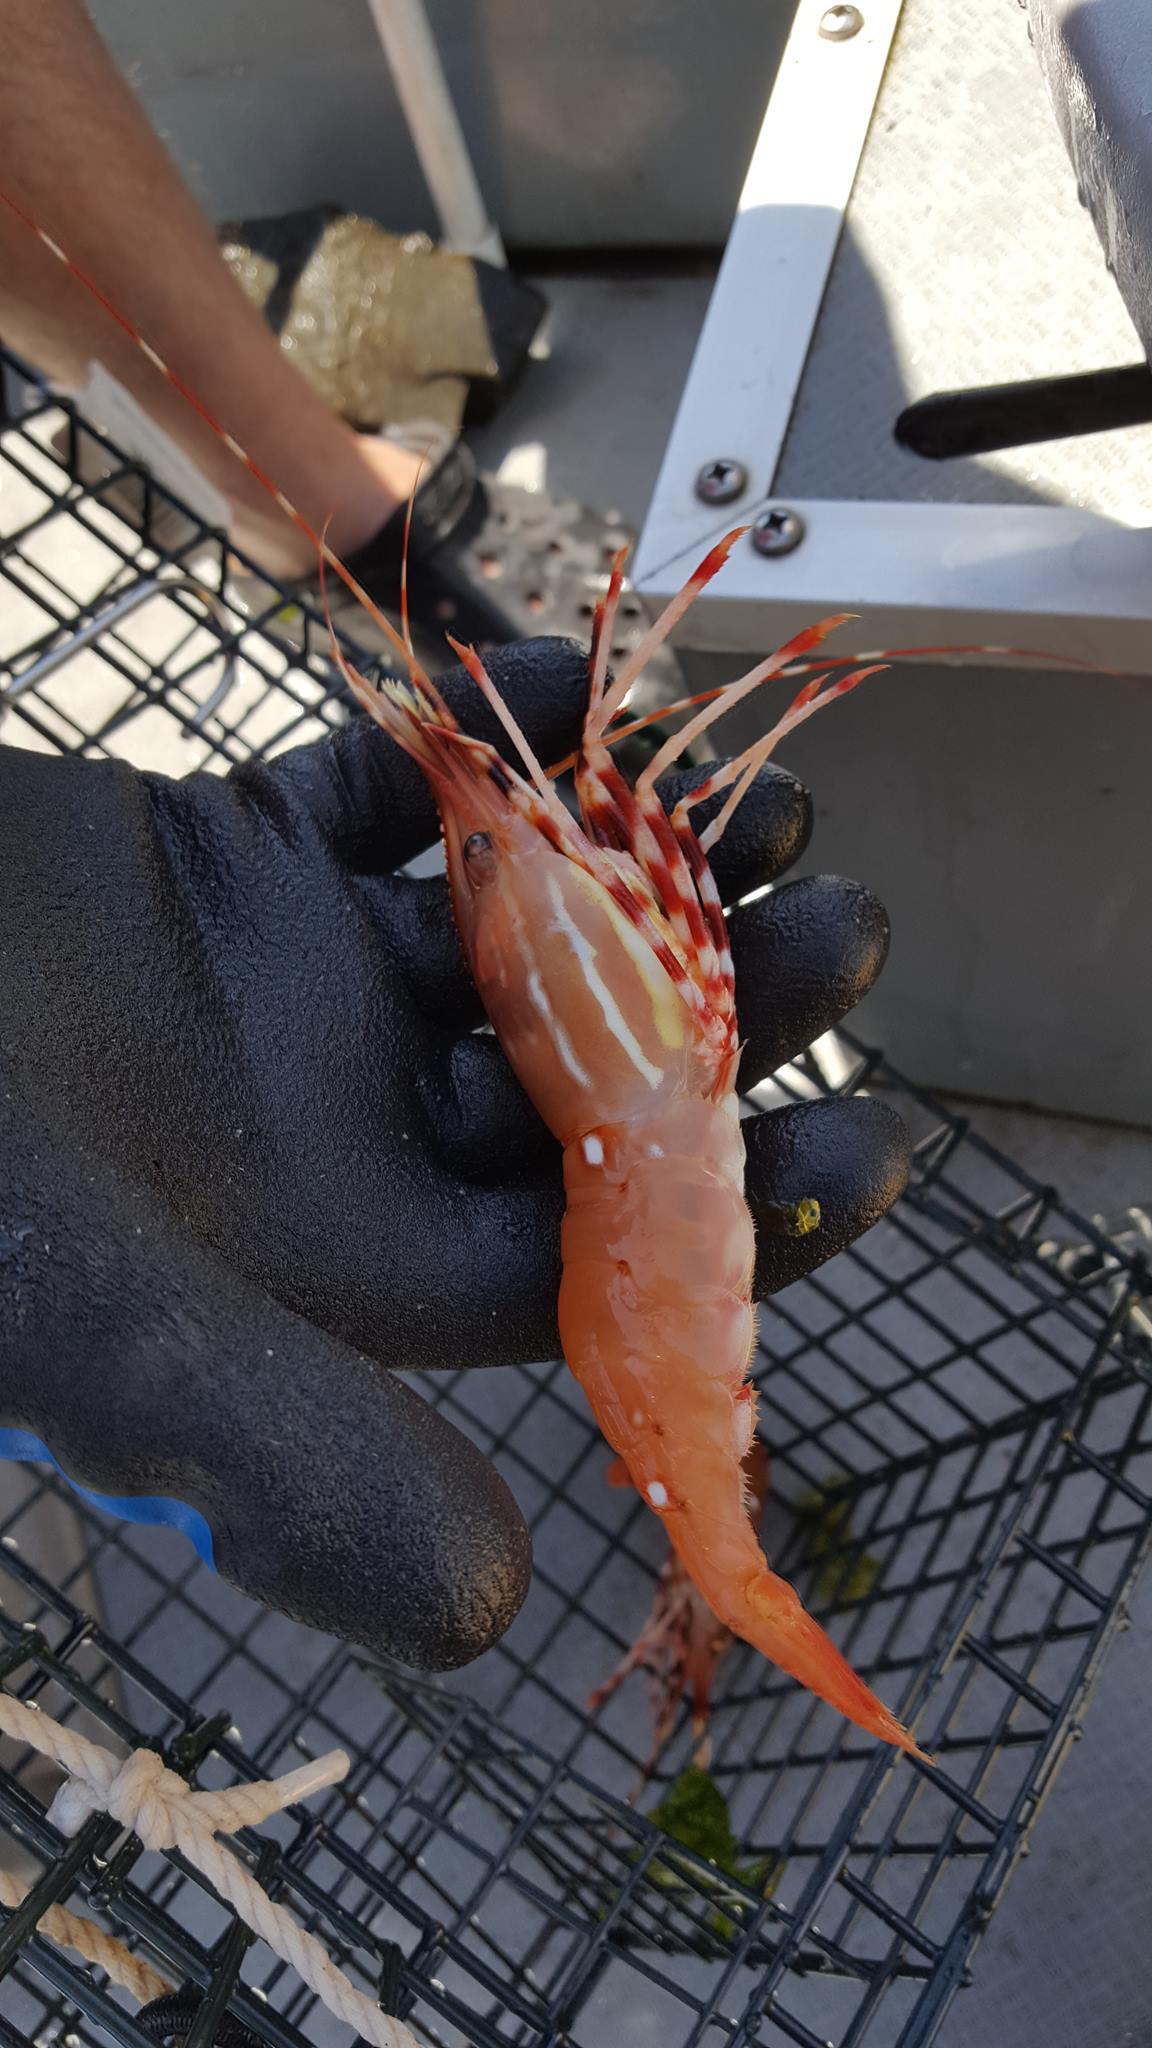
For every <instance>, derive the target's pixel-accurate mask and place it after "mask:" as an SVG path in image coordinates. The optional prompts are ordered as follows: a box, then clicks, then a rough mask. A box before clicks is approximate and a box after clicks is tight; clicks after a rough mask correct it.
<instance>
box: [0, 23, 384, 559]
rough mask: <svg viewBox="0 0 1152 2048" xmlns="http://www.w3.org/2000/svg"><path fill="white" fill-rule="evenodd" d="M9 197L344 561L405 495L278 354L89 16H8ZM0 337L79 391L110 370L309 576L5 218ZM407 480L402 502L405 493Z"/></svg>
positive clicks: (60, 275)
mask: <svg viewBox="0 0 1152 2048" xmlns="http://www.w3.org/2000/svg"><path fill="white" fill-rule="evenodd" d="M0 49H2V50H3V55H4V61H3V65H2V66H0V185H3V187H4V188H5V189H6V190H7V191H9V192H10V193H11V194H12V196H13V198H14V199H15V200H17V202H18V203H19V204H20V205H21V206H23V207H24V208H26V209H27V211H28V212H29V213H31V214H32V215H34V216H35V218H36V219H37V220H38V221H39V222H40V223H41V225H42V226H43V227H44V229H45V230H46V231H47V232H48V233H49V234H50V235H51V236H52V237H53V238H54V239H55V240H56V241H58V242H59V243H60V245H61V246H62V247H63V248H65V249H66V250H67V251H68V253H69V255H70V256H71V257H72V259H73V261H74V262H76V263H77V264H78V265H79V266H80V267H81V268H82V269H83V270H85V271H86V272H87V273H88V274H89V275H90V276H91V277H92V278H93V279H95V280H96V282H97V283H98V284H99V285H100V288H101V290H102V291H104V292H105V293H106V294H107V296H108V298H110V299H111V300H112V301H113V303H114V304H116V305H117V306H119V307H120V309H121V310H122V311H123V312H124V313H125V315H126V316H127V317H128V319H130V320H131V321H132V322H133V324H134V325H135V326H136V327H137V328H139V330H140V331H141V332H142V333H143V334H145V335H146V336H147V337H148V339H149V341H150V342H151V343H152V345H153V347H154V348H155V349H156V350H157V351H158V353H159V354H160V355H161V356H163V358H164V359H165V361H166V362H168V363H169V364H171V366H172V368H173V369H174V370H175V371H176V372H177V373H178V374H179V375H180V376H181V377H183V378H184V380H185V381H186V382H187V383H188V384H189V385H190V386H191V387H192V388H193V389H194V390H196V392H197V393H198V394H199V396H200V397H201V398H202V399H203V401H204V403H205V404H206V405H207V407H208V408H209V410H210V411H211V412H213V413H214V414H215V415H216V416H217V417H218V418H219V419H221V420H222V421H223V422H224V424H225V425H226V426H228V427H229V429H230V430H231V431H232V432H233V433H234V434H235V436H236V438H237V439H238V440H239V441H241V442H242V443H243V445H244V446H245V447H247V448H248V450H249V452H250V453H251V454H252V455H253V456H254V457H255V459H256V460H257V461H258V462H259V463H260V464H261V466H262V467H263V468H265V469H266V470H267V471H268V472H269V473H270V474H271V475H273V476H274V477H275V478H276V481H277V482H278V483H279V484H280V486H281V488H282V489H283V490H284V491H285V492H286V493H287V494H288V496H289V497H290V498H291V499H292V500H293V502H295V503H297V504H298V505H299V506H300V509H301V511H303V512H304V514H305V515H306V517H308V518H309V519H311V520H312V521H313V522H317V523H319V522H322V521H323V520H324V519H325V518H326V517H328V515H329V514H330V513H333V512H335V514H336V526H337V527H338V528H339V529H341V530H342V531H341V536H340V539H339V544H340V545H355V544H356V543H357V541H358V540H359V539H361V538H364V537H366V535H367V533H368V532H370V531H371V530H372V528H373V525H374V524H378V523H379V520H380V519H381V518H383V517H384V516H386V514H387V512H388V510H389V509H390V507H391V502H392V500H391V497H390V495H389V492H388V491H387V489H386V487H385V480H384V479H383V478H382V477H381V474H380V470H379V463H378V451H376V456H377V460H376V465H375V466H373V463H372V462H371V461H366V460H365V451H364V449H363V448H362V446H361V445H360V443H359V442H358V439H357V437H356V436H355V435H354V434H353V433H352V432H351V431H350V430H349V429H348V428H346V427H345V426H344V425H343V423H342V422H340V421H339V420H337V419H336V418H335V416H334V415H333V414H332V413H331V412H330V411H329V410H328V408H327V407H326V406H325V405H324V404H323V402H322V401H321V400H320V399H319V398H318V397H317V396H316V395H315V394H314V393H313V392H312V391H311V390H310V388H309V387H308V386H307V385H306V384H305V383H304V381H303V379H302V378H301V377H299V376H298V375H297V373H296V371H295V370H294V369H293V367H292V365H291V364H290V363H289V362H288V361H287V360H286V358H285V357H284V356H283V355H282V353H281V351H280V349H279V347H278V346H277V344H276V341H275V338H274V337H273V336H272V334H271V333H270V331H269V330H268V328H267V327H266V325H265V323H264V321H263V319H262V318H261V315H260V314H259V313H258V311H257V310H256V308H255V307H254V306H252V305H251V304H250V303H249V301H248V300H247V299H246V298H245V296H244V294H243V292H242V291H241V290H240V289H239V287H238V286H237V285H236V284H235V282H234V281H233V279H232V278H231V276H230V275H229V273H228V271H227V269H226V267H225V265H224V263H223V262H222V260H221V258H220V255H219V252H218V250H217V247H216V243H215V240H214V238H213V235H212V231H211V229H210V227H209V225H208V223H207V222H206V220H205V219H204V217H203V215H202V214H201V212H200V211H199V208H198V207H197V205H196V203H195V201H194V199H193V198H192V196H191V194H190V193H189V191H188V190H187V188H186V187H185V185H184V183H183V181H182V179H181V178H180V175H179V173H178V172H177V170H176V168H175V166H174V164H173V163H172V161H171V159H170V157H169V156H168V155H167V152H166V151H165V149H164V148H163V146H162V144H161V143H160V142H159V140H158V139H157V137H156V136H155V135H154V133H153V132H152V129H151V128H150V127H149V125H148V122H147V119H146V118H145V115H144V113H143V111H142V109H141V108H140V106H139V104H138V102H137V100H136V98H135V95H134V94H133V93H132V91H131V90H130V88H129V87H128V86H127V85H126V84H125V82H124V80H123V79H122V78H121V76H120V74H119V72H118V71H117V70H116V67H115V65H114V64H113V63H112V61H111V59H110V58H109V56H108V53H107V51H106V50H105V48H104V46H103V44H102V42H101V41H100V38H99V36H98V35H97V33H96V31H95V29H94V27H93V25H92V23H91V21H90V19H89V17H88V14H87V12H86V9H85V8H84V6H83V5H82V4H81V0H0ZM0 331H2V332H3V334H4V337H5V339H6V340H7V341H8V342H9V343H10V345H11V346H13V347H14V348H16V349H17V350H19V351H20V352H21V353H23V354H25V355H26V356H28V357H29V359H30V360H32V361H33V362H35V363H36V364H37V366H38V367H39V368H41V369H43V370H45V371H46V372H47V373H48V374H49V375H50V376H52V377H54V378H55V379H57V380H58V381H59V383H60V384H61V385H62V386H63V387H64V388H65V389H67V390H71V391H76V390H79V389H80V388H81V387H82V386H83V385H84V383H85V382H86V381H87V375H88V368H89V365H90V363H92V362H93V361H99V362H100V363H102V364H103V365H104V367H105V368H106V369H108V370H110V371H111V373H112V375H113V376H114V377H116V378H117V379H118V380H119V382H120V383H121V384H123V385H124V386H125V387H126V388H127V389H128V390H130V391H131V392H133V393H134V395H135V396H136V397H137V398H138V399H139V400H140V402H141V403H142V404H143V405H144V406H145V408H146V409H147V411H148V412H149V414H150V415H151V416H152V418H153V419H154V420H156V421H157V422H158V423H159V424H160V425H161V426H162V427H164V428H165V429H166V431H167V432H169V433H170V434H171V435H172V437H173V438H174V439H175V440H176V441H177V442H178V443H179V444H180V445H181V446H182V447H183V448H184V449H185V450H186V452H187V453H188V454H189V455H191V456H192V458H193V460H194V461H195V462H196V463H197V465H198V466H199V468H200V469H201V470H202V472H203V473H204V474H205V475H206V476H207V477H209V478H210V480H211V481H212V482H213V483H214V484H216V486H217V488H218V489H220V490H221V491H223V492H224V494H225V496H226V497H227V498H228V499H229V500H230V502H231V503H232V504H233V506H234V507H235V510H236V515H237V527H238V530H239V532H240V534H241V537H242V538H243V539H244V541H245V542H246V544H253V543H255V544H256V545H257V547H258V550H259V552H260V553H261V554H262V555H263V557H264V558H265V559H267V560H268V562H269V566H270V567H274V568H277V567H278V568H283V569H284V570H285V571H289V572H290V571H291V570H292V569H294V568H295V567H297V566H304V564H305V561H306V557H307V549H306V544H303V543H302V542H301V540H300V539H299V538H298V537H297V536H296V535H294V534H292V533H290V532H286V531H285V530H284V522H283V519H282V515H281V514H279V513H278V512H276V511H275V509H274V507H272V506H271V505H270V503H269V502H267V501H266V500H265V498H264V496H263V494H262V493H261V492H260V490H259V487H258V486H257V485H256V484H255V483H254V482H253V481H252V480H251V479H250V478H249V477H248V476H247V475H246V473H245V472H244V471H243V470H242V469H241V468H240V467H239V466H238V465H237V463H236V462H235V459H234V458H233V457H232V456H231V455H230V454H229V453H228V451H227V449H226V448H224V446H223V445H222V443H221V442H220V441H219V440H218V439H217V438H216V437H215V436H214V435H213V433H212V432H211V429H210V428H208V427H207V426H205V425H204V423H203V422H202V421H200V420H198V419H197V418H196V416H195V414H193V413H192V412H191V411H190V409H189V408H188V407H187V405H186V404H185V403H184V401H183V400H182V399H181V398H180V397H179V394H178V393H176V392H175V391H173V390H172V388H171V387H170V386H169V385H168V384H167V383H166V382H165V380H164V379H163V377H161V375H160V374H159V372H158V371H156V370H155V369H154V368H153V367H152V365H151V364H150V363H149V362H148V361H147V359H146V358H145V357H144V356H143V355H142V354H141V353H140V351H139V350H138V349H137V348H136V347H135V345H134V344H133V343H132V342H131V340H130V339H129V338H128V336H126V335H125V334H124V333H123V332H122V331H121V330H120V329H119V328H118V327H117V326H116V324H115V322H114V321H113V320H112V319H111V318H110V317H109V316H108V314H107V313H106V312H105V311H104V310H103V309H102V308H101V307H100V306H99V305H98V304H97V303H96V302H95V300H93V299H92V297H91V296H90V295H89V294H88V293H87V292H85V290H84V288H83V286H82V285H80V284H79V283H78V282H77V280H76V279H74V278H73V277H71V276H70V275H69V274H68V273H67V272H66V271H65V270H64V269H63V268H62V266H61V265H60V264H59V263H58V262H57V261H56V260H55V259H54V258H53V256H52V255H51V254H50V253H49V251H48V250H47V249H45V248H44V247H43V245H42V244H41V243H40V242H39V241H38V240H37V239H36V237H35V236H34V235H32V234H31V233H30V232H29V231H28V229H27V228H26V227H25V226H24V225H23V224H22V223H21V222H20V221H19V220H18V219H17V218H16V217H15V216H14V215H13V214H11V213H10V212H8V210H7V209H5V208H0ZM404 482H405V478H404V473H403V469H402V467H400V468H398V472H397V478H396V487H397V495H399V494H401V493H402V490H403V488H404Z"/></svg>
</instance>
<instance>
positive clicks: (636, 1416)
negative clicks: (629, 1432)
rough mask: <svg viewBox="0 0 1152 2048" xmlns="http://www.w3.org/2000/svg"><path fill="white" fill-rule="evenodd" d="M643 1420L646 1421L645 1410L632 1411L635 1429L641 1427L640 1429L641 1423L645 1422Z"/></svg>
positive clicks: (636, 1409)
mask: <svg viewBox="0 0 1152 2048" xmlns="http://www.w3.org/2000/svg"><path fill="white" fill-rule="evenodd" d="M643 1420H644V1410H643V1409H642V1408H634V1409H633V1410H632V1427H633V1429H639V1427H640V1424H641V1423H642V1422H643Z"/></svg>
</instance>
